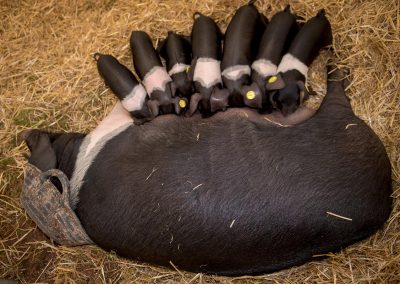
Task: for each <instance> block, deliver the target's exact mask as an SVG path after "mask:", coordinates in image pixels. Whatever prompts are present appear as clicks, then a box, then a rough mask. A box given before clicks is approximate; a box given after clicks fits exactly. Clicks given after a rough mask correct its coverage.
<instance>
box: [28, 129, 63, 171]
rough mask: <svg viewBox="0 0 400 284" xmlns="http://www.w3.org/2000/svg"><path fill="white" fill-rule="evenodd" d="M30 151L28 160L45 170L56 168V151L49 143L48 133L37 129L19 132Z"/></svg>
mask: <svg viewBox="0 0 400 284" xmlns="http://www.w3.org/2000/svg"><path fill="white" fill-rule="evenodd" d="M21 138H22V139H23V140H25V142H26V144H27V145H28V148H29V150H30V151H31V156H30V157H29V158H28V162H29V163H30V164H32V165H35V166H36V167H37V168H38V169H40V170H41V171H43V172H45V171H47V170H50V169H55V168H57V157H56V153H55V151H54V149H53V147H52V145H51V141H50V137H49V134H48V133H46V132H44V131H40V130H38V129H29V130H25V131H23V132H22V133H21Z"/></svg>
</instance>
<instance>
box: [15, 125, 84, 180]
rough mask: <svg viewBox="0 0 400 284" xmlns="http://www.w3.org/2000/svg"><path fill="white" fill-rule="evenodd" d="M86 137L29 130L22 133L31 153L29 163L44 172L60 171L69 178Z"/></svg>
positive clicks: (75, 134)
mask: <svg viewBox="0 0 400 284" xmlns="http://www.w3.org/2000/svg"><path fill="white" fill-rule="evenodd" d="M84 137H85V135H84V134H81V133H50V132H46V131H42V130H38V129H29V130H25V131H23V132H22V133H21V138H22V139H23V140H24V141H25V142H26V144H27V145H28V148H29V150H30V152H31V155H30V156H29V158H28V161H29V163H31V164H32V165H34V166H36V167H37V168H38V169H40V170H41V171H43V172H45V171H47V170H50V169H59V170H61V171H63V172H64V173H65V174H66V175H67V177H68V178H71V175H72V172H73V169H74V166H75V161H76V157H77V154H78V152H79V148H80V145H81V143H82V140H83V138H84Z"/></svg>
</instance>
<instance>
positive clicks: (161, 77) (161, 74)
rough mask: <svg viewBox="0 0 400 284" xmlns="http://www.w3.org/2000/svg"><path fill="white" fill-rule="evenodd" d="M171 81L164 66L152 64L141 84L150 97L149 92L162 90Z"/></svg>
mask: <svg viewBox="0 0 400 284" xmlns="http://www.w3.org/2000/svg"><path fill="white" fill-rule="evenodd" d="M171 81H172V79H171V77H170V76H169V75H168V73H167V70H165V68H164V67H160V66H154V67H153V68H151V70H150V71H149V72H148V73H147V74H146V76H144V79H143V81H142V84H143V86H144V87H145V88H146V91H147V93H148V94H149V95H150V97H151V93H153V92H154V91H155V90H159V91H162V92H164V91H165V86H166V85H167V84H168V83H169V82H171Z"/></svg>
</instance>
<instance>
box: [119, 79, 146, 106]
mask: <svg viewBox="0 0 400 284" xmlns="http://www.w3.org/2000/svg"><path fill="white" fill-rule="evenodd" d="M146 96H147V93H146V90H145V89H144V87H143V86H142V84H138V85H136V86H135V87H134V88H133V89H132V91H131V92H130V93H129V94H128V95H127V96H126V97H125V98H124V99H123V100H122V101H121V103H122V105H123V106H124V108H125V109H126V110H127V111H135V110H140V109H142V108H143V104H144V101H145V99H146Z"/></svg>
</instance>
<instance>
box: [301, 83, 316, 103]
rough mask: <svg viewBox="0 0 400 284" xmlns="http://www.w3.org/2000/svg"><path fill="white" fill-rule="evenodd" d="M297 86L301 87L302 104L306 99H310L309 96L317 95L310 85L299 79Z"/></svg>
mask: <svg viewBox="0 0 400 284" xmlns="http://www.w3.org/2000/svg"><path fill="white" fill-rule="evenodd" d="M297 87H298V88H299V92H300V104H302V103H303V102H304V101H306V100H308V98H309V97H310V95H311V96H315V95H316V93H315V92H314V91H313V90H312V89H311V87H310V86H306V85H305V84H304V82H303V81H301V80H299V81H297Z"/></svg>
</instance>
